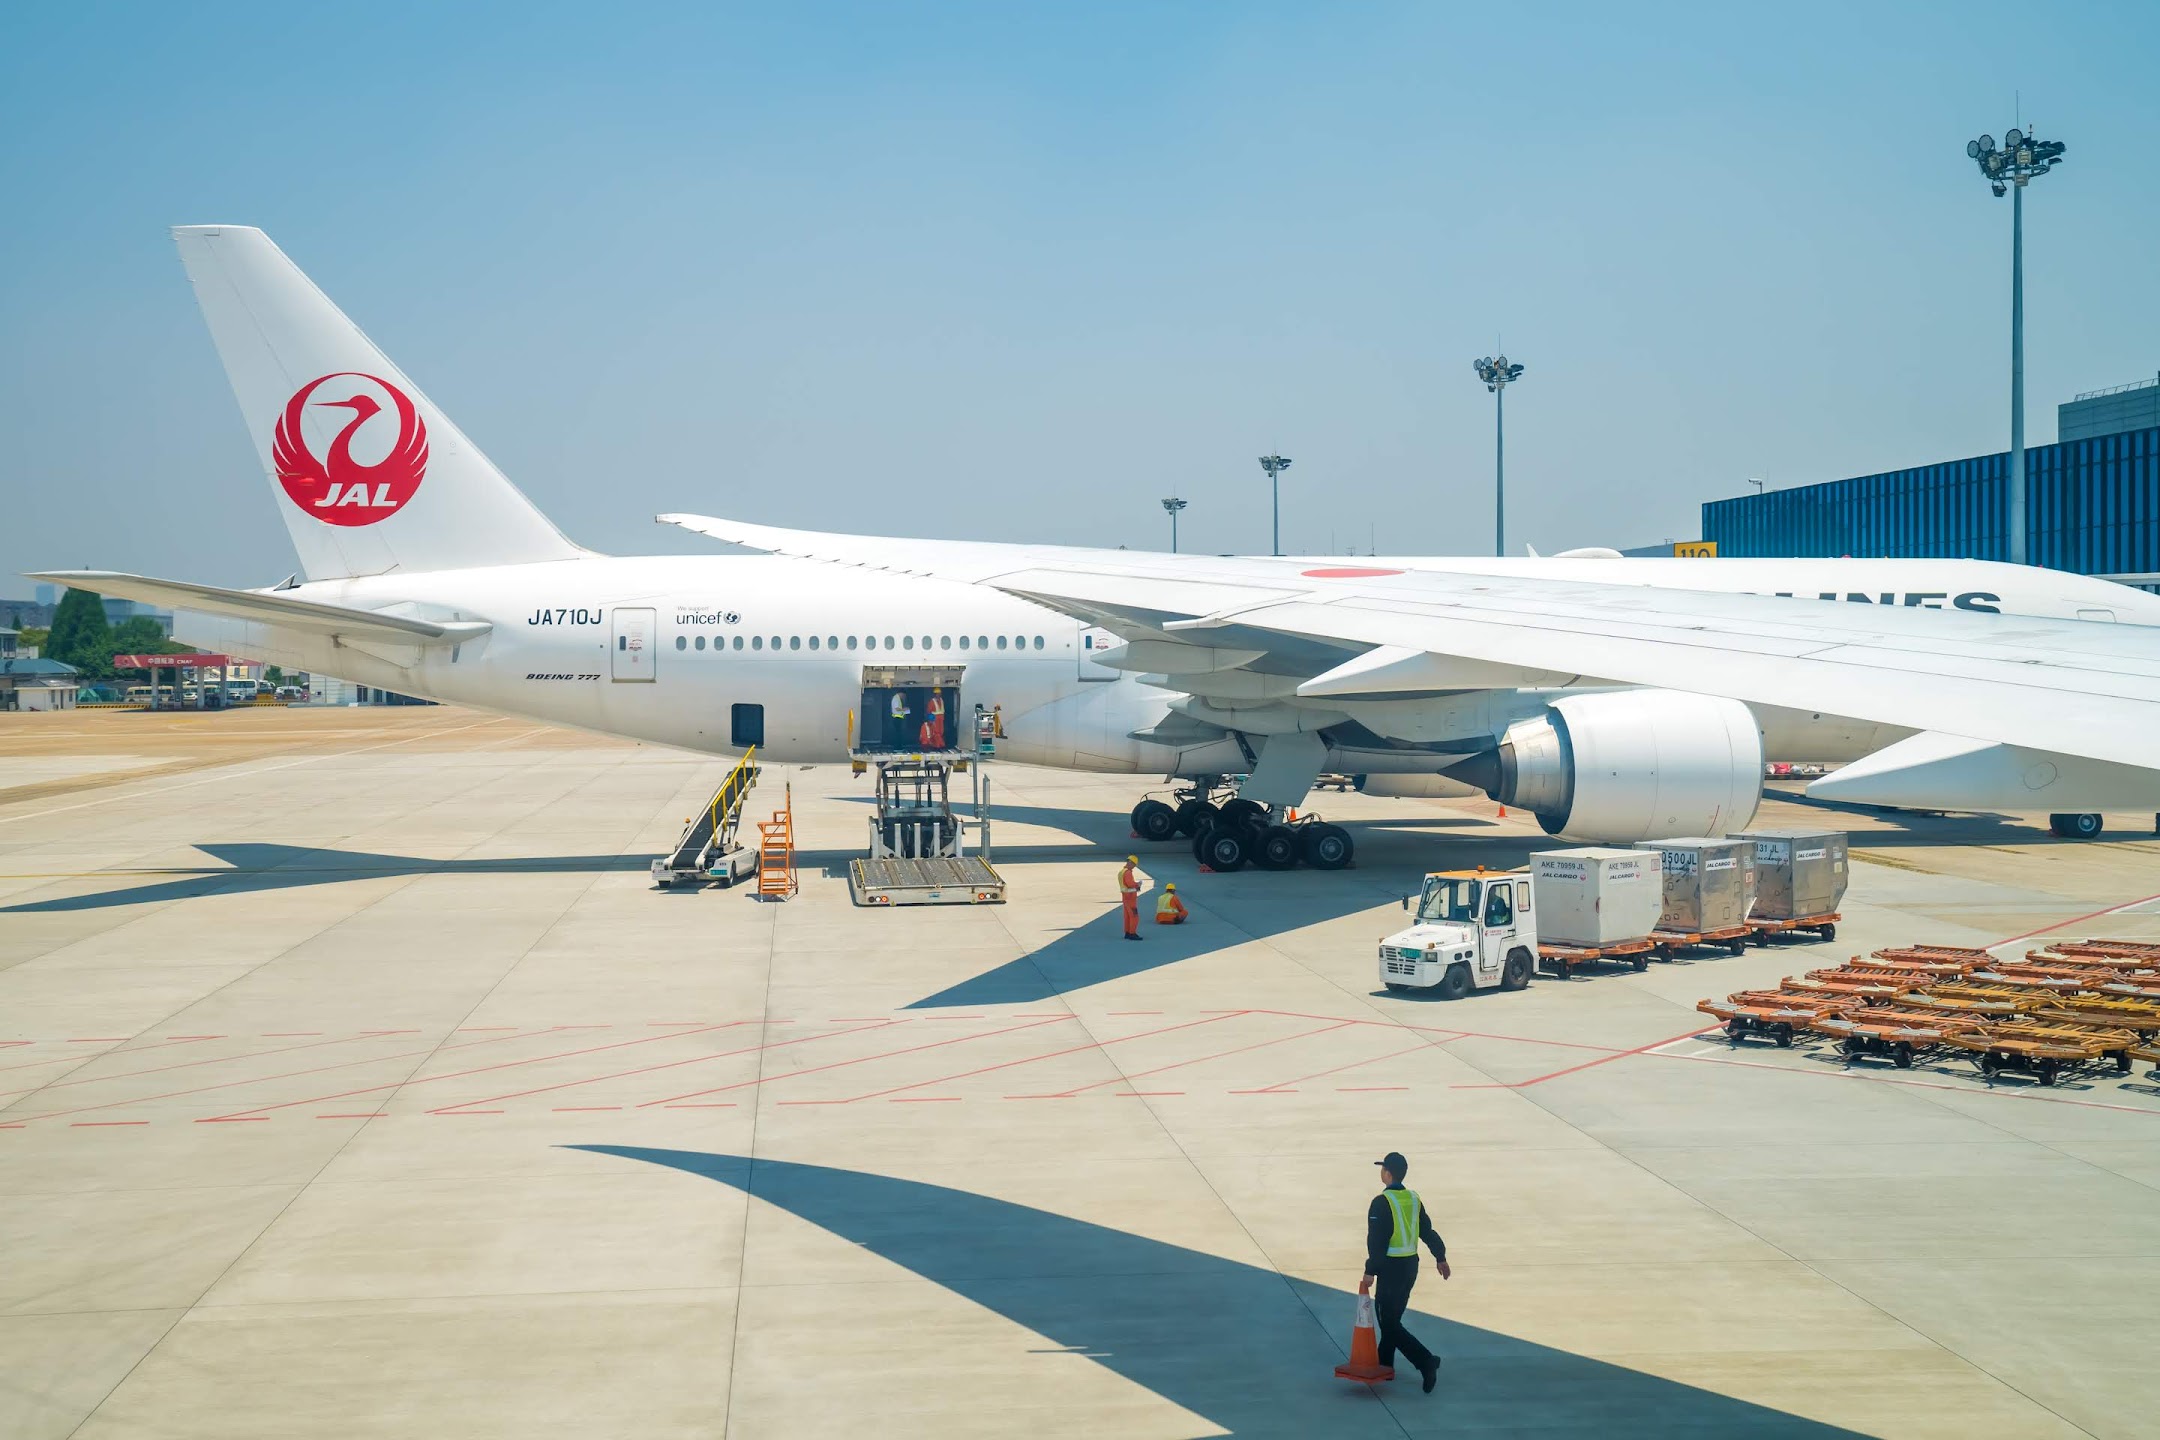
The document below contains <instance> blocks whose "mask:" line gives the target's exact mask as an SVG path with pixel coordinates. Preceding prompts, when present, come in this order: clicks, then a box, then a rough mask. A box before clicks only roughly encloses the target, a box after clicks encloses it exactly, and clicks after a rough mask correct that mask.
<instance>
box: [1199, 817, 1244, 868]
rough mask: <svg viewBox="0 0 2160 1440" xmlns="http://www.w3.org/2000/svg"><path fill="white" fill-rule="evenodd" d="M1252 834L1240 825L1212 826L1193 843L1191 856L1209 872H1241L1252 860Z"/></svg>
mask: <svg viewBox="0 0 2160 1440" xmlns="http://www.w3.org/2000/svg"><path fill="white" fill-rule="evenodd" d="M1252 848H1253V846H1252V833H1251V832H1250V831H1248V830H1247V829H1246V828H1245V827H1244V826H1242V825H1214V826H1210V827H1209V828H1208V829H1207V830H1205V831H1203V832H1202V833H1201V835H1200V838H1199V839H1197V840H1195V841H1193V855H1194V856H1195V858H1197V859H1198V860H1199V861H1200V863H1201V864H1203V865H1205V866H1207V867H1208V868H1209V869H1210V870H1221V871H1225V872H1227V871H1231V870H1242V869H1244V868H1245V862H1246V861H1247V860H1249V859H1251V858H1252Z"/></svg>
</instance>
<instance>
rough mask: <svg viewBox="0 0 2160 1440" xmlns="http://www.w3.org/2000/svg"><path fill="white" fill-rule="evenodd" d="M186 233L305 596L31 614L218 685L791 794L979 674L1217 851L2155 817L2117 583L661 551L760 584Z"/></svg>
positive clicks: (1733, 569) (796, 545) (1800, 568)
mask: <svg viewBox="0 0 2160 1440" xmlns="http://www.w3.org/2000/svg"><path fill="white" fill-rule="evenodd" d="M173 233H174V236H175V238H176V239H177V241H178V243H179V247H180V255H181V259H182V261H183V262H184V263H185V266H186V269H187V273H188V277H189V279H190V280H191V281H192V282H193V284H194V287H195V292H196V297H197V299H198V301H199V302H200V304H201V306H202V310H203V315H204V317H205V319H206V320H207V321H208V323H209V327H210V332H211V336H212V338H213V339H214V341H215V342H216V345H217V349H218V353H219V355H220V357H221V358H222V359H223V361H224V364H225V369H226V373H227V375H228V377H229V378H230V380H231V382H232V388H233V393H234V395H235V397H236V398H237V399H238V401H239V403H240V412H241V416H242V418H243V420H244V421H245V423H246V426H247V430H248V434H249V435H250V437H251V438H252V439H253V440H254V442H255V447H256V452H257V454H258V455H259V457H260V459H261V462H262V465H263V469H264V470H265V472H266V473H267V475H268V478H269V481H270V493H271V497H272V501H273V503H274V504H276V506H277V507H278V511H279V513H280V514H281V515H282V517H283V518H284V521H285V525H286V528H287V530H288V531H289V532H290V533H291V536H292V540H293V545H294V548H295V550H296V551H297V552H298V555H299V560H300V572H299V573H298V574H297V575H296V576H294V577H293V578H291V579H289V580H287V581H285V582H284V583H283V584H280V585H277V586H274V587H270V588H266V589H260V590H234V589H225V588H220V587H217V586H210V585H199V584H192V583H188V582H184V581H176V580H159V579H152V578H148V577H144V576H137V575H123V574H116V573H110V572H105V571H84V572H72V573H71V572H59V573H48V574H43V575H40V576H37V577H35V578H38V579H43V580H50V581H56V582H59V583H62V584H67V585H72V586H76V587H79V588H83V589H88V590H95V591H98V592H100V593H103V594H106V595H115V596H122V597H126V598H129V599H134V600H141V601H146V602H150V603H153V604H160V605H166V606H170V607H171V608H172V609H173V610H174V612H175V614H174V630H175V633H176V635H178V636H180V637H181V638H183V639H185V640H187V641H188V642H190V643H193V644H197V645H201V646H203V647H204V648H206V649H215V650H220V651H225V652H229V653H233V654H240V655H246V656H249V657H252V658H256V659H261V660H265V661H272V662H275V663H277V664H280V665H284V666H289V667H293V668H297V669H302V670H307V671H311V672H320V673H324V674H330V675H337V676H341V677H344V678H346V679H349V680H353V681H357V682H359V683H361V684H365V685H370V686H378V687H381V688H384V689H388V690H394V691H399V692H403V693H406V694H412V695H420V696H427V697H430V698H435V699H440V700H447V701H455V702H457V703H460V704H466V705H472V706H477V707H480V708H484V709H488V710H493V711H498V712H502V713H506V714H514V715H521V716H530V717H533V718H536V719H541V720H547V721H552V722H555V723H559V724H565V725H572V726H578V727H582V728H585V729H590V730H595V731H601V732H605V733H608V734H613V735H622V736H629V737H635V738H637V739H640V740H648V741H654V742H657V743H661V744H666V745H672V746H679V747H682V748H684V749H687V750H694V751H704V752H709V753H715V754H729V753H739V752H740V751H742V750H743V749H744V748H746V747H748V746H750V745H753V744H754V745H756V746H757V747H758V749H759V753H760V754H761V755H763V756H766V757H768V758H770V759H773V760H776V761H790V762H815V761H833V760H840V759H844V758H846V756H847V754H848V752H849V749H850V746H851V742H852V741H853V740H854V738H855V737H854V733H853V732H854V728H855V726H856V724H857V717H856V714H855V712H856V709H857V707H858V705H859V703H860V695H861V691H862V688H863V684H864V673H863V672H864V669H865V667H866V666H868V665H906V664H934V665H938V666H942V667H947V668H950V667H962V668H963V679H962V693H963V696H964V698H965V700H966V701H967V702H969V703H970V704H971V705H972V704H981V705H984V706H993V705H994V706H995V707H997V709H998V711H999V713H1000V714H1001V715H1002V716H1003V722H1004V727H1005V737H1004V739H1003V740H1002V741H1001V742H1000V746H999V751H1000V754H1001V755H1003V756H1006V757H1010V758H1013V759H1017V760H1021V761H1026V762H1031V763H1035V764H1040V765H1050V766H1061V767H1071V768H1079V769H1088V770H1098V771H1113V772H1121V773H1132V774H1153V775H1163V776H1168V777H1183V778H1185V779H1188V780H1199V781H1201V782H1203V784H1202V788H1201V793H1199V794H1194V795H1192V796H1191V797H1190V798H1189V799H1188V800H1187V801H1186V804H1185V805H1184V806H1183V807H1182V808H1179V809H1173V808H1171V807H1169V806H1167V805H1162V804H1159V803H1156V802H1152V801H1150V802H1145V803H1143V805H1142V806H1141V807H1140V808H1139V809H1136V811H1135V812H1134V823H1135V826H1136V828H1138V829H1139V830H1141V832H1142V833H1143V834H1145V835H1147V836H1149V837H1151V838H1168V837H1169V836H1170V835H1172V834H1175V833H1180V832H1181V831H1183V832H1189V831H1191V830H1193V829H1194V828H1195V826H1196V825H1197V824H1199V823H1200V821H1201V819H1202V817H1203V816H1204V815H1205V814H1206V813H1207V806H1206V795H1207V793H1208V785H1207V782H1212V781H1215V780H1219V778H1220V777H1222V776H1225V775H1246V776H1248V778H1247V780H1246V781H1245V782H1244V785H1243V789H1242V792H1241V794H1242V798H1244V799H1245V800H1247V801H1249V802H1252V803H1253V804H1255V805H1258V806H1266V807H1280V806H1286V805H1295V804H1297V803H1299V802H1300V801H1301V800H1302V799H1303V798H1304V796H1305V794H1306V792H1307V790H1308V789H1309V788H1310V787H1311V786H1312V784H1313V783H1314V781H1315V780H1317V778H1318V777H1319V776H1320V775H1321V774H1322V773H1323V772H1345V773H1353V774H1360V775H1366V776H1369V777H1373V781H1374V783H1376V784H1384V783H1387V781H1388V779H1389V778H1390V777H1393V778H1394V780H1395V783H1397V784H1399V785H1401V784H1417V783H1423V782H1427V781H1429V780H1430V779H1432V778H1433V777H1452V778H1453V779H1454V780H1457V781H1467V782H1469V783H1471V784H1473V785H1475V786H1477V787H1478V788H1480V789H1483V790H1485V791H1487V792H1488V793H1489V794H1491V795H1493V796H1494V797H1495V798H1498V799H1500V800H1502V801H1504V802H1505V803H1507V804H1509V805H1513V806H1520V807H1522V808H1524V809H1527V810H1530V811H1532V812H1534V813H1535V814H1537V815H1538V816H1539V818H1540V819H1541V821H1542V822H1543V823H1544V825H1545V827H1546V828H1547V829H1548V830H1550V831H1552V832H1553V833H1556V834H1566V835H1568V836H1570V837H1574V838H1579V839H1584V840H1594V841H1605V842H1615V843H1624V842H1629V841H1634V840H1638V839H1648V838H1659V837H1669V836H1676V835H1692V834H1705V833H1708V834H1720V833H1724V832H1726V831H1728V830H1731V829H1734V828H1738V827H1741V826H1744V825H1745V824H1746V823H1747V822H1748V820H1749V819H1750V818H1751V817H1752V816H1753V814H1754V810H1755V806H1756V801H1757V797H1758V793H1759V789H1760V782H1761V777H1762V773H1763V762H1764V760H1765V759H1766V758H1769V759H1777V758H1794V759H1810V760H1836V759H1854V760H1856V761H1857V763H1856V764H1853V765H1850V766H1848V767H1846V768H1845V769H1844V770H1843V771H1841V772H1839V773H1837V774H1835V775H1833V776H1830V777H1828V779H1827V780H1825V781H1818V782H1816V786H1815V788H1816V790H1817V791H1819V792H1827V793H1833V794H1839V795H1842V796H1844V797H1846V798H1851V799H1856V800H1865V801H1875V802H1880V803H1888V804H1905V805H1918V806H1933V807H1941V808H1952V809H1977V808H1989V809H2012V810H2023V811H2038V812H2073V813H2074V812H2085V811H2097V810H2100V809H2102V808H2108V809H2121V808H2127V807H2131V806H2137V807H2142V808H2148V809H2150V808H2153V807H2154V806H2155V805H2160V739H2156V737H2160V628H2148V627H2153V626H2160V597H2155V596H2151V595H2147V594H2144V593H2142V592H2139V591H2136V590H2132V589H2129V588H2127V587H2124V586H2120V585H2115V584H2111V583H2108V582H2105V581H2098V580H2093V579H2089V578H2085V577H2080V576H2075V575H2069V574H2065V573H2062V572H2058V571H2049V570H2038V569H2030V568H2026V567H2023V566H2014V565H2003V564H1996V563H1990V562H1977V561H1960V560H1692V559H1691V560H1618V559H1566V558H1554V559H1537V558H1524V559H1519V560H1518V559H1454V558H1405V559H1384V558H1375V559H1369V560H1361V561H1359V562H1357V563H1355V564H1346V563H1344V562H1342V561H1339V560H1336V561H1330V560H1319V559H1283V558H1207V557H1195V556H1184V555H1148V554H1135V553H1131V552H1125V551H1100V550H1085V549H1076V548H1066V547H1054V546H1018V545H993V544H977V543H966V542H940V541H914V540H894V539H883V538H876V537H858V536H844V535H827V534H820V533H815V532H807V531H793V530H776V529H770V528H767V527H762V526H756V525H749V524H741V523H736V522H732V521H727V520H719V519H710V518H705V517H698V516H663V517H661V518H662V519H664V520H668V521H670V522H672V523H676V524H681V525H686V526H688V527H690V528H692V529H695V530H699V531H702V532H704V533H707V534H709V535H712V536H714V537H716V538H718V539H722V540H726V541H729V542H733V543H737V544H740V545H743V546H745V547H748V548H751V549H755V550H761V551H765V552H768V553H764V554H753V555H740V554H716V555H711V556H672V555H671V556H637V557H623V556H607V555H599V554H595V553H593V552H592V551H589V550H586V549H584V548H583V547H581V546H579V545H577V544H575V543H573V542H572V541H570V540H569V539H567V538H565V537H564V536H563V534H562V533H561V532H560V531H558V530H557V529H556V528H555V527H554V525H553V524H551V523H550V522H549V521H548V519H547V517H546V516H544V515H543V514H541V512H540V511H539V510H538V509H537V508H536V507H535V506H534V505H533V504H532V502H531V501H530V500H528V499H527V498H526V497H525V496H524V495H523V494H522V493H520V492H519V491H518V489H517V488H516V487H515V486H513V485H512V484H511V483H510V482H509V481H508V480H507V479H505V478H504V476H503V475H502V473H501V472H500V471H498V470H497V469H496V468H495V466H494V465H493V464H491V463H490V462H489V461H488V459H487V457H486V456H485V455H483V454H482V453H481V452H480V450H479V449H478V447H476V446H475V445H474V444H473V443H472V441H471V440H469V439H467V438H466V437H465V435H464V434H463V433H462V432H460V431H459V430H458V428H457V427H456V426H455V425H454V424H452V423H451V421H450V419H449V417H448V416H446V415H444V414H443V412H442V411H441V410H439V409H438V408H437V407H436V406H435V405H434V404H433V403H432V402H431V401H429V400H428V398H427V397H426V396H425V395H424V394H422V393H421V391H420V389H419V387H418V386H416V385H414V384H413V382H412V381H411V380H410V379H408V378H407V377H406V376H405V374H404V372H402V371H401V370H399V369H398V368H397V367H396V366H395V365H393V364H392V363H391V362H390V360H389V359H388V357H386V356H385V355H384V354H383V352H382V351H381V350H379V349H377V348H376V346H375V345H374V344H373V342H371V341H370V340H369V339H368V338H367V336H365V335H364V334H362V333H361V332H360V330H359V329H358V328H357V327H355V326H354V325H353V323H352V322H351V321H350V320H348V319H346V317H345V316H344V315H343V314H342V313H341V312H340V311H339V310H338V309H337V308H336V307H335V306H334V305H332V304H331V303H330V301H329V300H328V299H327V298H326V297H325V296H324V295H323V293H322V292H321V291H320V290H318V289H317V288H316V287H315V285H314V284H313V283H312V282H310V281H309V280H308V278H307V277H306V276H305V275H303V274H302V273H301V272H300V271H299V269H298V268H297V267H295V266H294V265H293V263H292V262H291V261H290V260H288V259H287V258H286V257H285V255H284V254H283V253H282V252H281V251H280V250H278V248H277V247H276V246H275V245H273V244H272V243H271V242H270V240H269V238H268V237H267V236H265V235H264V234H263V233H262V232H261V231H260V230H255V229H251V228H247V227H244V226H229V225H228V226H217V225H207V226H187V227H182V228H180V229H177V230H175V231H174V232H173ZM1151 807H1152V808H1151ZM1337 834H1338V836H1339V835H1340V832H1337ZM1348 844H1349V842H1348V840H1347V839H1346V838H1343V839H1341V840H1340V843H1339V844H1336V843H1331V844H1330V845H1329V846H1328V847H1326V848H1325V850H1324V852H1323V853H1321V854H1318V855H1308V856H1307V857H1306V858H1308V859H1311V860H1314V861H1315V863H1321V864H1324V865H1328V866H1333V865H1336V864H1340V863H1344V862H1346V861H1347V859H1348ZM1236 858H1238V857H1230V856H1225V857H1218V863H1221V861H1223V860H1235V859H1236Z"/></svg>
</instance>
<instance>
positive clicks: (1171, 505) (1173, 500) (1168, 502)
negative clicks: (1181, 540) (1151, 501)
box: [1162, 495, 1185, 555]
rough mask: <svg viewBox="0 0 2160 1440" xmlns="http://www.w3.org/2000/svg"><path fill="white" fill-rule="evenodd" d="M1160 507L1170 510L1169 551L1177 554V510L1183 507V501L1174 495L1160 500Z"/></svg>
mask: <svg viewBox="0 0 2160 1440" xmlns="http://www.w3.org/2000/svg"><path fill="white" fill-rule="evenodd" d="M1162 508H1163V509H1165V510H1167V511H1169V512H1170V553H1171V554H1172V555H1175V554H1177V512H1178V511H1180V510H1182V509H1184V508H1185V502H1184V501H1183V500H1180V499H1178V498H1177V497H1176V496H1175V495H1172V496H1169V497H1167V498H1165V499H1164V501H1163V502H1162Z"/></svg>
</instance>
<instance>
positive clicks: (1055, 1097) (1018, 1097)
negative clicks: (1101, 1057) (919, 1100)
mask: <svg viewBox="0 0 2160 1440" xmlns="http://www.w3.org/2000/svg"><path fill="white" fill-rule="evenodd" d="M1081 1048H1083V1049H1085V1048H1086V1047H1085V1046H1083V1047H1081ZM924 1083H925V1084H927V1083H928V1082H927V1081H925V1082H924ZM1005 1098H1006V1099H1007V1100H1077V1099H1079V1098H1080V1097H1079V1096H1077V1095H1007V1096H1006V1097H1005Z"/></svg>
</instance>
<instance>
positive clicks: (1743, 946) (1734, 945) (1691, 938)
mask: <svg viewBox="0 0 2160 1440" xmlns="http://www.w3.org/2000/svg"><path fill="white" fill-rule="evenodd" d="M1753 933H1754V932H1753V931H1752V930H1750V929H1749V928H1748V927H1747V926H1745V925H1724V926H1720V927H1719V928H1718V929H1715V930H1693V931H1688V930H1653V931H1651V932H1650V940H1651V943H1652V945H1653V946H1654V947H1655V953H1656V955H1657V958H1658V959H1660V960H1670V959H1672V958H1673V956H1674V955H1675V954H1677V953H1678V952H1680V951H1682V950H1693V949H1695V948H1696V947H1697V946H1712V945H1722V946H1724V947H1725V949H1726V951H1727V952H1728V953H1730V954H1733V955H1742V954H1745V953H1746V952H1747V947H1748V936H1749V935H1751V934H1753Z"/></svg>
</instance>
